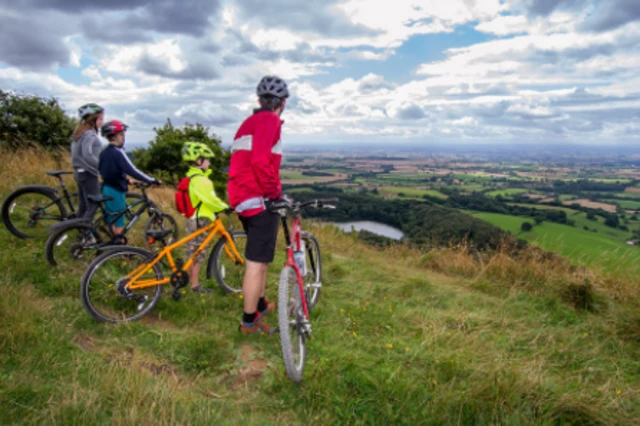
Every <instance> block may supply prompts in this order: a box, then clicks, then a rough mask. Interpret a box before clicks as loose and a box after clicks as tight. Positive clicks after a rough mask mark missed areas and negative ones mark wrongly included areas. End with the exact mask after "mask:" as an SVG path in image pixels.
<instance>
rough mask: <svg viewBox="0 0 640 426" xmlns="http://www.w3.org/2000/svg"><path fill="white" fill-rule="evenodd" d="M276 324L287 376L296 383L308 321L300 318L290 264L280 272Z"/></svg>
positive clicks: (297, 290) (304, 351) (299, 298)
mask: <svg viewBox="0 0 640 426" xmlns="http://www.w3.org/2000/svg"><path fill="white" fill-rule="evenodd" d="M278 327H279V329H280V346H281V348H282V358H283V359H284V367H285V370H286V371H287V376H289V378H290V379H291V380H293V381H294V382H296V383H297V382H300V381H302V372H303V370H304V365H305V362H306V359H307V345H306V338H307V330H308V327H309V324H308V323H307V321H306V319H305V317H304V312H303V307H302V295H301V294H300V287H299V285H298V276H297V274H296V271H295V270H294V269H293V268H292V267H290V266H285V267H284V269H283V270H282V272H281V273H280V282H279V286H278Z"/></svg>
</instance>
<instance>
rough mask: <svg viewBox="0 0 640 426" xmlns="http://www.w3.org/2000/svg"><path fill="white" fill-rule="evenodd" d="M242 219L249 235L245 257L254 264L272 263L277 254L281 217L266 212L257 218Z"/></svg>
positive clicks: (259, 214)
mask: <svg viewBox="0 0 640 426" xmlns="http://www.w3.org/2000/svg"><path fill="white" fill-rule="evenodd" d="M239 217H240V222H242V226H243V228H244V231H245V232H246V233H247V246H246V248H245V251H244V257H245V258H246V259H249V260H251V261H253V262H260V263H271V262H273V257H274V256H275V253H276V240H277V239H278V224H279V223H280V215H278V214H277V213H271V212H270V211H268V210H264V211H262V212H260V213H258V214H257V215H255V216H250V217H243V216H239Z"/></svg>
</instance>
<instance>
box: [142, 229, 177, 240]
mask: <svg viewBox="0 0 640 426" xmlns="http://www.w3.org/2000/svg"><path fill="white" fill-rule="evenodd" d="M172 232H173V229H161V230H158V231H157V230H153V229H150V230H148V231H147V232H145V234H147V236H148V237H151V238H153V239H154V240H162V239H164V237H166V236H167V235H169V234H171V233H172Z"/></svg>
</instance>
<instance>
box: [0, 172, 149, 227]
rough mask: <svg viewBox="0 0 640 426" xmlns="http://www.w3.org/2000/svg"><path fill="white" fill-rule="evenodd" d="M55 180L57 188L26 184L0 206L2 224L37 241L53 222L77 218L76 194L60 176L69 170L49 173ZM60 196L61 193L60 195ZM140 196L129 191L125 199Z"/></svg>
mask: <svg viewBox="0 0 640 426" xmlns="http://www.w3.org/2000/svg"><path fill="white" fill-rule="evenodd" d="M47 174H48V175H49V176H52V177H54V178H56V179H58V181H59V184H58V188H54V187H51V186H46V185H26V186H22V187H20V188H18V189H16V190H15V191H14V192H12V193H11V194H9V196H8V197H7V198H6V199H5V200H4V202H3V203H2V221H3V222H4V224H5V226H6V227H7V229H8V230H9V232H11V233H12V234H13V235H15V236H16V237H18V238H23V239H24V238H37V237H44V236H46V235H48V234H49V231H48V230H47V228H48V227H49V226H51V223H52V222H61V221H64V220H68V219H73V218H75V217H76V209H75V205H76V204H77V200H78V193H77V192H69V189H68V188H67V186H66V185H65V183H64V180H63V179H62V176H64V175H70V174H73V172H71V171H64V170H48V171H47ZM60 193H61V194H60ZM141 198H142V195H141V194H139V193H133V192H128V193H127V199H129V200H131V199H141Z"/></svg>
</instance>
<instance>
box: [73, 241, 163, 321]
mask: <svg viewBox="0 0 640 426" xmlns="http://www.w3.org/2000/svg"><path fill="white" fill-rule="evenodd" d="M116 256H129V257H127V258H126V259H127V260H131V257H132V256H137V257H139V258H140V260H141V261H143V262H146V261H147V260H149V259H151V258H152V257H153V253H151V252H149V251H147V250H144V249H141V248H138V247H131V246H122V247H118V248H113V249H111V250H109V251H107V252H105V253H103V254H101V255H100V256H98V257H96V258H95V259H94V260H93V261H92V262H91V263H90V264H89V266H88V267H87V270H86V271H85V272H84V274H83V275H82V280H81V282H80V298H81V299H82V305H83V306H84V308H85V309H86V310H87V312H88V313H89V315H91V316H92V317H93V318H95V319H96V320H97V321H100V322H112V323H121V322H129V321H135V320H138V319H140V318H142V317H144V316H145V315H147V314H148V313H149V312H151V310H153V308H154V307H155V306H156V305H157V304H158V301H159V300H160V297H161V296H162V290H163V287H164V285H157V286H154V287H150V288H153V290H152V292H153V293H152V296H151V298H150V299H148V300H145V302H148V303H146V305H145V306H144V307H143V308H142V309H139V307H136V313H135V314H133V315H127V316H115V315H107V314H106V313H104V312H101V311H100V310H99V309H98V308H97V307H96V302H97V296H95V297H94V298H93V299H94V300H92V296H91V295H90V286H91V281H92V279H93V278H94V277H96V274H97V272H98V270H99V269H100V268H101V267H104V265H105V264H106V262H107V261H108V260H110V259H113V258H115V257H116ZM125 266H126V262H125ZM105 269H106V267H105ZM151 269H153V272H154V273H155V277H154V278H155V279H157V280H161V279H162V278H163V274H162V268H161V267H160V263H157V264H155V265H154V266H153V268H149V271H151ZM131 270H133V267H129V268H128V269H124V270H123V272H121V273H120V275H122V274H124V273H125V271H131ZM149 271H147V272H149ZM105 280H106V281H108V282H111V281H113V280H112V279H111V277H105ZM110 290H111V289H110ZM109 293H110V294H107V295H106V296H107V297H108V298H111V299H113V300H114V301H116V300H117V301H118V302H121V306H124V305H126V304H128V306H132V305H131V302H133V303H138V302H137V301H133V300H127V299H126V298H124V297H123V296H121V295H120V294H118V292H117V290H116V289H115V288H113V289H112V291H109ZM114 296H115V297H114Z"/></svg>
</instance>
